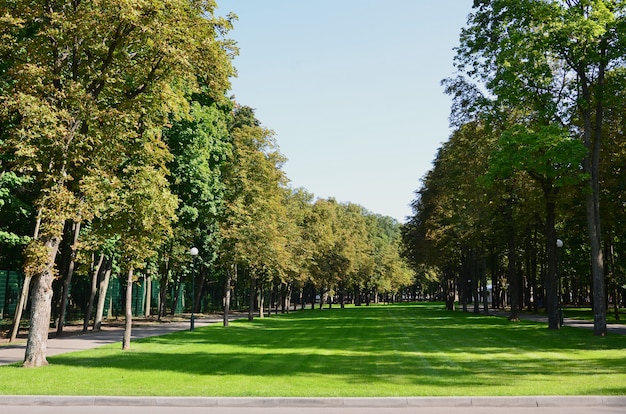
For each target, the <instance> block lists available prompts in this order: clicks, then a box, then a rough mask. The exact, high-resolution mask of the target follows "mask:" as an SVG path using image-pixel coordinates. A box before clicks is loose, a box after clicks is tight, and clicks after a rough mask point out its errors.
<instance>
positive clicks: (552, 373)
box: [0, 304, 626, 397]
mask: <svg viewBox="0 0 626 414" xmlns="http://www.w3.org/2000/svg"><path fill="white" fill-rule="evenodd" d="M120 348H121V346H120V345H119V344H115V345H110V346H105V347H101V348H98V349H95V350H90V351H85V352H76V353H71V354H65V355H59V356H55V357H49V361H50V364H51V365H50V366H47V367H43V368H37V369H23V368H19V367H16V366H12V367H0V393H2V394H68V395H97V394H98V395H163V396H165V395H176V396H190V395H193V396H301V397H313V396H331V397H332V396H425V395H428V396H443V395H446V396H447V395H466V396H475V395H626V352H625V351H626V337H624V336H616V335H615V336H609V337H605V338H598V337H594V336H593V335H592V333H591V332H590V331H588V330H581V329H575V328H570V327H565V328H563V329H562V330H560V331H550V330H548V329H546V327H545V324H535V323H532V322H519V323H513V322H509V321H508V320H506V319H505V318H498V317H489V316H482V315H473V314H466V313H461V312H447V311H445V310H443V306H442V305H439V304H411V305H407V304H398V305H387V306H370V307H365V306H363V307H358V308H355V307H352V308H346V309H332V310H323V311H320V310H315V311H311V310H306V311H299V312H296V313H291V314H288V315H281V316H278V317H271V318H266V319H263V320H259V319H257V320H255V321H254V322H252V323H250V322H247V321H245V322H244V321H241V322H234V323H231V325H230V326H229V327H228V328H223V327H221V326H209V327H205V328H199V329H196V331H195V332H179V333H175V334H171V335H167V336H163V337H157V338H147V339H143V340H138V341H135V342H133V344H132V349H131V351H127V352H124V351H121V349H120Z"/></svg>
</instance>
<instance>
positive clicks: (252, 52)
mask: <svg viewBox="0 0 626 414" xmlns="http://www.w3.org/2000/svg"><path fill="white" fill-rule="evenodd" d="M472 3H473V1H472V0H438V1H427V0H385V1H380V0H379V1H373V0H314V1H312V0H221V1H220V0H218V5H219V9H218V14H221V15H223V14H226V13H228V12H234V13H235V14H236V15H237V16H238V18H239V19H238V21H236V22H235V28H234V30H233V31H232V32H230V34H229V36H228V37H229V38H231V39H234V40H235V41H237V43H238V47H239V52H240V54H239V56H238V57H237V58H236V59H235V61H234V65H235V67H236V68H237V71H238V77H237V78H235V79H233V80H232V90H231V92H230V94H232V95H234V96H235V98H236V101H237V102H238V103H239V104H242V105H247V106H250V107H252V108H254V109H255V113H256V117H257V119H259V120H260V121H261V123H262V124H263V126H264V127H266V128H269V129H272V130H274V131H275V133H276V139H277V142H278V145H279V147H280V151H281V152H282V153H283V154H284V155H285V156H286V157H287V159H288V161H287V163H286V164H285V166H284V167H283V169H284V171H285V172H286V174H287V177H288V178H289V179H290V180H291V183H290V185H291V186H292V187H294V188H298V187H303V188H305V189H306V190H307V191H308V192H310V193H313V194H314V195H315V196H316V197H317V198H329V197H333V198H335V199H337V200H338V201H340V202H352V203H356V204H359V205H361V206H363V207H364V208H366V209H367V210H369V211H371V212H373V213H377V214H382V215H385V216H391V217H393V218H395V219H396V220H398V221H399V222H400V223H403V222H405V218H406V217H407V216H410V215H411V214H412V212H411V208H410V206H409V204H410V202H411V201H412V200H413V199H414V198H415V194H414V192H415V191H416V190H417V189H418V188H419V187H420V185H421V181H420V179H421V178H422V177H423V176H424V175H425V174H426V172H427V171H428V170H430V169H431V168H432V161H433V160H434V158H435V155H436V152H437V149H438V148H439V147H440V146H441V144H442V143H443V142H445V141H446V140H447V139H448V137H449V135H450V128H449V122H448V116H449V114H450V104H451V99H450V97H449V96H447V95H445V94H444V91H443V87H442V86H441V84H440V82H441V80H442V79H444V78H447V77H451V76H454V67H453V57H454V51H453V48H454V47H456V46H457V45H458V39H459V34H460V31H461V28H462V27H463V26H464V25H465V23H466V20H467V15H468V14H469V13H470V12H471V6H472Z"/></svg>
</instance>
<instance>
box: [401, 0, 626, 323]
mask: <svg viewBox="0 0 626 414" xmlns="http://www.w3.org/2000/svg"><path fill="white" fill-rule="evenodd" d="M625 52H626V2H624V1H616V0H551V1H543V0H525V1H517V0H490V1H489V0H476V1H475V2H474V12H473V13H472V14H471V15H470V16H469V19H468V26H467V27H466V28H465V29H463V30H462V32H461V37H460V46H459V47H458V48H457V56H456V59H455V64H456V67H457V69H458V70H459V72H460V74H459V76H458V77H457V78H455V79H448V80H446V81H444V85H445V86H446V90H447V92H448V93H450V94H451V95H452V96H453V98H454V101H453V102H454V104H453V108H452V115H451V120H452V123H453V125H454V127H455V131H454V133H453V134H452V136H451V138H450V140H449V141H448V142H447V143H445V144H444V145H443V146H442V147H441V148H440V150H439V152H438V154H437V158H436V160H435V162H434V167H433V169H432V170H431V171H430V172H429V173H428V174H427V175H426V176H425V177H424V179H423V183H422V188H421V189H420V190H418V191H417V198H416V199H415V201H414V202H413V211H414V216H413V217H412V218H411V220H410V221H409V223H407V225H406V227H405V230H404V239H405V242H406V244H407V256H408V257H409V258H410V259H411V261H412V262H413V264H414V265H415V266H416V267H418V268H420V269H422V271H423V272H426V271H428V270H429V269H432V268H433V267H434V268H436V269H438V271H439V272H441V274H443V275H444V276H443V279H442V284H443V285H444V287H445V288H446V291H447V292H448V293H449V294H450V295H453V292H454V289H455V288H458V290H459V291H460V292H461V297H462V300H463V303H468V302H470V301H473V302H474V303H478V302H479V300H480V299H481V298H480V297H479V295H478V292H479V289H478V286H480V285H482V291H483V292H486V291H487V288H488V285H489V284H491V286H492V289H493V292H494V298H493V300H494V302H495V304H496V305H498V301H499V299H500V297H501V296H502V295H501V294H500V292H501V291H503V290H508V291H509V294H510V305H511V318H512V319H515V318H517V312H518V311H519V309H520V308H521V307H522V306H524V305H527V306H529V307H531V306H532V307H536V306H538V305H539V304H544V305H545V307H546V309H547V312H548V317H549V328H550V329H558V328H559V324H560V320H559V315H558V306H559V304H561V303H569V302H576V303H581V302H584V303H589V302H591V303H592V305H593V312H594V334H595V335H605V334H606V312H607V303H608V298H609V297H610V298H611V299H612V301H613V303H614V304H615V306H616V314H618V313H617V307H618V306H619V303H620V295H621V297H622V298H623V295H624V284H625V283H626V281H625V276H624V268H625V266H626V262H625V261H624V255H623V254H622V251H623V250H624V247H625V246H624V241H625V239H626V234H625V233H624V231H623V226H622V225H621V224H622V223H624V220H625V219H626V217H624V208H623V207H624V204H623V203H624V187H623V182H624V177H623V174H624V171H623V166H624V157H625V154H626V152H625V151H626V147H625V140H624V136H623V134H624V126H625V121H626V117H625V116H624V105H625V102H626V100H625V96H624V85H625V82H626V61H625V60H624V56H626V54H625ZM601 161H602V162H601ZM600 198H602V208H600ZM583 223H586V226H585V225H584V224H583ZM601 223H602V231H601V226H600V224H601ZM558 240H561V241H562V242H564V247H563V248H562V249H560V250H561V251H559V247H558V246H560V245H561V243H560V242H559V241H558ZM488 272H490V274H491V281H490V282H491V283H489V282H488V281H487V280H486V274H487V273H488ZM621 300H623V299H621ZM476 309H477V308H476Z"/></svg>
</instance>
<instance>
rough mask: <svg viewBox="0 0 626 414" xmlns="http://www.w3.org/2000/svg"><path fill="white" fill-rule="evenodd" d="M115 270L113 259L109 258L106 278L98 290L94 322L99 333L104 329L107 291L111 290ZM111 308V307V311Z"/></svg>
mask: <svg viewBox="0 0 626 414" xmlns="http://www.w3.org/2000/svg"><path fill="white" fill-rule="evenodd" d="M112 268H113V259H111V258H107V260H106V266H105V270H104V277H103V278H102V280H101V281H100V288H99V289H98V306H97V307H96V317H95V318H94V320H93V330H94V331H99V330H100V329H101V328H102V315H103V314H104V303H105V302H106V297H107V291H108V290H109V281H110V280H111V270H112ZM110 310H111V307H110V306H109V311H110Z"/></svg>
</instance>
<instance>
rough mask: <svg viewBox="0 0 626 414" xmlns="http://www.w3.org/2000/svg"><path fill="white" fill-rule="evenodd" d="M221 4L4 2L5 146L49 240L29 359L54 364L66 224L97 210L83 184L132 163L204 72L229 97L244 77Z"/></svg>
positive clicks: (30, 265)
mask: <svg viewBox="0 0 626 414" xmlns="http://www.w3.org/2000/svg"><path fill="white" fill-rule="evenodd" d="M214 8H215V3H213V2H212V1H207V2H188V1H184V0H174V1H170V2H151V3H146V2H141V3H136V2H128V1H124V0H109V1H104V2H98V3H91V2H69V1H60V2H54V3H45V4H44V3H32V2H31V3H24V2H12V1H2V2H0V15H2V21H3V24H2V25H1V28H0V30H1V33H0V34H1V35H2V38H3V45H2V46H1V50H0V53H1V54H2V56H3V57H4V59H6V61H8V62H9V67H8V69H7V70H6V71H4V72H2V77H3V80H2V83H3V84H7V85H10V86H9V87H7V88H6V89H5V88H3V96H2V97H1V100H2V105H0V106H1V107H2V108H3V111H2V117H3V119H4V120H6V122H7V123H8V124H9V125H10V128H9V130H8V131H7V136H8V138H7V139H6V140H5V142H4V145H3V151H6V152H9V153H11V154H14V156H15V164H14V165H15V167H14V168H15V169H16V170H18V171H24V172H29V173H30V174H32V176H33V177H34V180H35V182H36V186H37V187H38V188H39V189H40V191H41V192H40V196H39V198H38V200H37V203H36V205H37V206H38V208H39V209H40V211H41V229H40V232H39V237H38V238H37V239H36V240H33V241H32V242H31V243H30V245H29V247H28V248H27V249H26V258H27V262H26V265H25V273H26V274H27V275H28V276H33V280H34V286H33V296H32V298H33V301H32V314H31V328H30V330H29V339H28V345H27V350H26V357H25V362H24V366H28V367H35V366H40V365H44V364H46V363H47V361H46V357H45V348H46V340H47V333H48V326H49V320H50V303H51V297H52V288H51V284H52V280H53V279H54V277H55V268H54V265H55V258H56V254H57V251H58V247H59V243H60V241H61V238H62V228H63V223H64V222H65V221H66V220H68V219H74V220H77V221H82V220H85V219H89V218H90V215H91V214H93V210H92V208H91V206H89V205H88V204H86V205H83V208H80V209H79V208H78V204H80V203H82V202H83V200H85V199H86V198H85V197H84V195H83V191H84V189H83V188H81V183H82V181H83V178H84V177H88V176H89V175H101V170H102V171H105V172H109V171H112V170H114V169H115V168H117V166H119V165H121V162H120V161H119V160H120V156H122V157H123V156H124V152H125V151H124V148H123V146H121V145H119V144H121V143H126V139H125V138H129V137H130V138H131V139H132V137H133V136H137V135H138V134H139V135H140V134H142V133H143V131H145V130H149V129H151V128H153V127H154V126H159V125H162V124H163V123H164V122H165V121H166V119H165V115H166V114H167V113H169V112H176V111H179V110H181V109H184V108H185V99H184V94H185V93H188V92H189V91H191V90H193V89H194V88H195V87H196V85H197V82H196V78H197V77H202V78H203V80H204V82H205V83H206V84H208V85H210V87H211V91H212V93H214V94H216V96H219V95H220V94H222V93H223V92H224V91H225V90H226V88H227V84H228V76H229V75H231V74H232V69H231V67H230V61H229V55H230V53H231V48H230V46H231V45H230V43H229V42H227V41H223V40H220V39H219V37H220V36H221V35H222V34H223V33H224V32H225V31H226V30H227V29H228V28H229V27H230V21H228V20H226V19H216V18H214V17H213V14H212V13H213V9H214Z"/></svg>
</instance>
